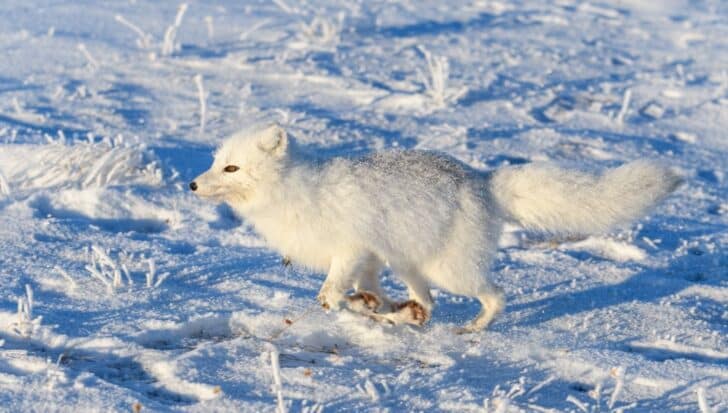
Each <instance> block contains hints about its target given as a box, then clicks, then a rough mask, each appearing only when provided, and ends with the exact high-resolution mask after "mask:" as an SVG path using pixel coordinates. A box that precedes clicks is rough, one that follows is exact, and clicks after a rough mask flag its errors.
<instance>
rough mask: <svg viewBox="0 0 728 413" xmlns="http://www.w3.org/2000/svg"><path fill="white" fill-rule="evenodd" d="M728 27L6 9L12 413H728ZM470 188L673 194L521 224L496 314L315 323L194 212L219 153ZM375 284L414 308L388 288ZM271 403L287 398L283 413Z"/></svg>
mask: <svg viewBox="0 0 728 413" xmlns="http://www.w3.org/2000/svg"><path fill="white" fill-rule="evenodd" d="M727 18H728V7H726V3H725V2H722V1H719V0H700V1H691V2H688V1H685V0H670V1H661V2H645V1H636V0H614V1H593V2H577V1H575V0H549V1H535V0H519V1H512V2H500V1H490V0H487V1H460V0H455V1H450V2H447V4H445V3H442V2H436V1H421V2H409V1H386V2H384V1H372V2H360V1H343V2H334V1H327V0H320V1H319V0H316V1H313V0H310V1H305V2H294V1H289V0H276V1H274V2H262V1H255V2H234V1H219V2H215V3H214V4H213V3H209V2H201V1H189V2H187V3H176V2H155V1H148V0H128V1H119V2H104V3H103V4H101V3H99V2H91V1H79V2H75V3H74V4H69V2H52V1H47V0H34V1H31V2H27V1H23V2H21V1H18V0H8V1H6V2H5V3H4V11H3V13H0V50H1V51H2V56H3V58H2V59H0V95H2V97H3V99H1V100H0V264H1V265H0V291H2V294H0V411H12V412H15V411H130V410H131V411H139V409H141V411H251V412H252V411H255V412H258V411H271V412H272V411H276V410H279V411H281V410H287V411H305V412H319V411H338V410H356V411H359V410H372V411H401V410H434V411H438V410H455V411H498V412H515V411H586V412H590V411H644V412H647V411H668V410H674V411H703V412H708V411H713V412H719V411H724V410H726V409H728V402H726V400H728V384H726V383H728V311H727V310H726V308H728V253H726V246H727V245H728V201H727V199H728V181H726V179H725V174H726V171H728V137H726V133H725V131H726V130H728V71H727V70H726V68H727V67H728V42H726V40H725V39H728V24H726V22H727V21H728V20H727ZM270 121H277V122H279V123H281V124H282V125H284V126H285V127H286V128H287V129H288V131H289V132H290V134H291V135H292V136H294V138H296V139H298V141H299V142H300V143H301V144H302V145H304V146H306V147H308V148H311V149H313V148H316V150H317V151H319V152H320V153H321V155H322V156H340V155H343V156H355V155H359V154H362V153H365V152H368V151H372V150H381V149H386V148H393V147H398V148H423V149H434V150H440V151H445V152H447V153H449V154H451V155H453V156H455V157H457V158H459V159H461V160H462V161H463V162H466V163H468V164H470V165H472V166H473V167H475V168H479V169H484V170H486V169H491V168H495V167H498V166H501V165H507V164H519V163H524V162H528V161H553V162H557V163H559V164H561V165H565V166H570V167H577V168H581V169H584V170H587V171H597V170H600V169H602V168H604V167H610V166H615V165H618V164H621V163H622V162H625V161H628V160H634V159H640V158H650V159H657V160H661V161H663V162H665V163H668V164H669V165H671V166H674V167H676V168H679V169H681V170H682V171H683V173H684V174H685V176H686V183H685V184H684V185H683V186H682V187H681V188H680V189H679V190H678V192H677V193H676V194H675V195H673V196H671V197H670V198H668V199H667V200H666V201H665V202H664V203H662V204H661V205H659V206H658V207H657V208H656V209H655V210H654V211H653V212H652V214H651V215H650V216H649V217H645V218H644V219H642V220H640V221H639V222H638V223H635V224H634V225H633V226H631V227H629V228H623V229H621V230H619V231H615V232H614V233H611V234H603V235H598V236H592V237H589V238H586V239H579V240H577V239H565V240H564V239H551V238H544V237H539V236H536V235H534V234H529V233H525V232H523V231H522V230H521V229H519V228H515V227H509V229H508V232H506V234H505V235H504V237H503V239H502V240H501V247H502V250H501V252H500V253H499V256H498V259H497V260H496V262H495V264H494V268H493V278H494V279H495V280H496V281H497V282H498V283H499V285H501V286H503V287H504V289H505V291H506V294H507V298H508V306H507V308H506V311H505V313H504V314H503V316H501V317H500V318H499V319H497V320H496V322H495V323H494V325H493V326H492V328H491V329H490V330H488V331H485V332H482V333H478V334H471V335H455V334H453V331H454V330H455V329H456V328H457V327H458V326H460V325H462V324H463V323H465V322H466V321H467V320H469V319H470V318H472V317H473V316H474V315H475V314H476V312H477V304H476V303H475V302H472V301H470V300H467V299H464V298H462V297H457V296H452V295H450V294H447V293H444V292H441V291H433V296H435V297H436V301H437V305H438V306H437V307H436V309H435V312H434V318H433V320H432V321H431V322H430V324H428V325H427V326H426V327H424V328H423V329H416V328H412V327H407V326H389V325H382V324H378V323H375V322H374V321H372V320H368V319H364V318H362V317H360V316H358V315H355V314H352V313H349V312H346V311H344V312H338V313H326V312H324V311H323V310H322V309H320V308H319V307H318V305H317V304H316V302H315V296H316V293H317V291H318V288H319V287H320V284H321V282H322V276H321V274H316V273H312V272H310V271H308V270H306V269H303V268H296V267H285V266H283V265H282V264H281V257H279V256H277V255H276V254H275V253H274V252H272V251H270V250H268V249H266V248H265V243H264V241H263V240H261V239H260V238H259V237H258V236H257V235H256V234H255V233H254V232H253V231H252V229H251V228H250V227H249V225H248V224H247V223H246V222H245V221H244V220H241V219H239V218H238V217H235V216H234V215H233V214H232V212H231V210H230V208H229V207H226V206H224V205H214V204H210V203H206V202H204V201H202V200H200V199H198V198H196V197H194V196H192V194H190V193H189V192H188V191H186V185H187V183H188V182H189V180H190V179H191V178H193V177H194V176H196V175H197V174H198V173H200V172H201V171H203V170H205V169H206V168H207V166H208V165H209V163H210V162H211V160H212V152H213V151H214V149H215V148H216V146H217V145H218V144H219V143H220V142H221V141H222V139H223V138H224V137H225V136H226V135H227V134H229V133H232V132H234V131H236V130H239V129H242V128H247V127H249V126H251V125H253V124H263V123H267V122H270ZM384 284H385V286H386V287H387V288H388V289H390V290H391V291H392V292H393V294H394V295H397V296H399V297H403V294H404V291H403V287H402V286H401V285H400V284H399V283H398V282H397V281H396V277H394V276H393V275H391V274H384ZM279 400H282V401H279Z"/></svg>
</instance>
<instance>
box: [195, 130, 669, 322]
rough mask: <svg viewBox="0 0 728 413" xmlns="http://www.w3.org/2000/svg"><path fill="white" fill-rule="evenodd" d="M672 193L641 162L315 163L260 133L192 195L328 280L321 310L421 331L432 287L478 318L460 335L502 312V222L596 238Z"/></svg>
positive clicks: (237, 146)
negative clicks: (484, 165)
mask: <svg viewBox="0 0 728 413" xmlns="http://www.w3.org/2000/svg"><path fill="white" fill-rule="evenodd" d="M679 182H680V178H679V177H678V176H677V175H675V174H674V173H672V172H671V171H670V170H668V169H666V168H664V167H661V166H658V165H656V164H654V163H651V162H647V161H636V162H632V163H628V164H626V165H623V166H621V167H618V168H616V169H612V170H609V171H607V172H606V173H604V174H603V175H601V176H592V175H589V174H584V173H580V172H576V171H568V170H563V169H559V168H557V167H555V166H551V165H538V164H527V165H521V166H514V167H505V168H501V169H498V170H496V171H494V172H491V173H483V172H479V171H476V170H474V169H472V168H469V167H468V166H466V165H464V164H463V163H461V162H458V161H457V160H455V159H453V158H451V157H449V156H446V155H443V154H440V153H435V152H425V151H412V150H407V151H401V150H398V151H385V152H378V153H374V154H371V155H369V156H365V157H362V158H355V159H348V158H334V159H331V160H326V161H320V160H315V159H313V158H310V157H308V156H306V155H304V154H303V153H302V152H301V151H300V150H298V149H297V148H296V145H295V143H294V142H292V141H291V139H289V138H288V136H287V135H286V132H285V131H284V130H283V129H282V128H280V127H278V126H271V127H269V128H267V129H264V130H260V131H257V132H252V133H238V134H236V135H233V136H232V137H230V138H229V139H228V140H227V141H226V142H225V143H224V144H223V145H222V146H221V147H220V148H219V150H218V151H217V153H216V154H215V160H214V162H213V164H212V167H211V168H210V169H209V170H208V171H207V172H205V173H203V174H202V175H200V176H199V177H197V178H196V179H195V181H194V182H192V183H190V188H191V189H192V190H193V191H195V192H196V193H197V194H198V195H200V196H202V197H206V198H211V199H215V200H219V201H225V202H227V203H229V204H230V205H231V206H232V207H233V208H234V209H235V210H236V211H237V212H238V213H239V214H240V215H242V216H243V217H244V218H245V219H246V220H248V221H249V222H250V223H252V225H253V226H254V227H255V229H256V231H257V232H259V233H260V234H261V235H262V236H263V237H264V238H265V239H266V240H267V242H268V243H269V245H270V246H271V247H273V248H275V249H276V250H278V251H279V252H280V253H281V254H282V255H284V256H285V257H288V258H290V259H291V260H293V261H294V262H297V263H300V264H303V265H305V266H308V267H310V268H313V269H315V270H317V271H321V272H324V271H325V272H328V275H327V277H326V280H325V281H324V283H323V286H322V287H321V291H320V293H319V295H318V299H319V301H320V302H321V304H322V305H323V306H324V307H325V308H330V309H338V308H340V306H341V305H344V304H346V305H348V306H349V307H350V308H352V309H354V310H356V311H361V312H365V313H368V314H369V315H370V316H372V317H375V318H380V319H386V320H390V321H392V322H407V323H412V324H422V323H424V322H425V321H427V320H428V319H429V317H430V314H431V311H432V308H433V305H434V303H433V300H432V298H431V296H430V290H429V288H430V285H435V286H437V287H439V288H441V289H443V290H446V291H449V292H451V293H454V294H460V295H464V296H468V297H475V298H477V299H478V300H480V302H481V304H482V309H481V311H480V314H479V315H478V316H477V317H476V318H475V319H474V320H473V321H471V322H470V323H469V324H468V325H467V326H466V327H465V328H464V331H475V330H480V329H482V328H485V327H486V326H488V324H489V323H490V322H491V321H492V320H493V318H494V317H495V316H496V315H497V314H498V313H499V312H500V311H501V310H502V309H503V306H504V297H503V291H502V290H501V289H500V288H499V287H497V286H496V285H494V284H493V283H492V282H491V281H490V280H489V279H488V269H489V266H490V263H491V260H492V259H493V256H494V254H495V252H496V248H497V245H498V243H497V242H498V238H499V236H500V234H501V229H502V226H503V222H504V221H514V222H516V223H518V224H520V225H521V226H523V227H524V228H526V229H529V230H538V231H544V232H549V233H559V234H590V233H598V232H603V231H607V230H609V229H610V228H612V227H613V226H615V225H618V224H623V223H626V222H629V221H630V220H633V219H635V218H638V217H640V216H641V215H642V214H644V213H645V211H646V210H647V209H648V208H649V207H651V206H652V205H654V204H655V203H656V202H658V201H659V200H660V199H661V198H663V197H665V196H666V195H668V194H669V193H670V192H671V191H673V190H674V189H675V187H676V186H677V185H678V184H679ZM384 266H388V267H389V268H390V269H391V270H392V271H393V272H394V273H395V274H397V276H399V277H400V278H401V280H402V281H403V282H404V283H405V284H406V286H407V289H408V292H409V297H410V299H409V300H408V301H405V302H403V303H394V302H392V301H391V300H389V299H388V298H387V297H386V296H385V295H384V294H383V293H382V291H381V289H380V285H379V273H380V271H381V270H382V268H383V267H384ZM350 289H354V290H355V293H353V294H351V295H347V292H348V291H349V290H350Z"/></svg>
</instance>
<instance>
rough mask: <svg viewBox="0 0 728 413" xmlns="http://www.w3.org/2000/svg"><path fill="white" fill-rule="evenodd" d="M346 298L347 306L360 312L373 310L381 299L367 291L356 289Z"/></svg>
mask: <svg viewBox="0 0 728 413" xmlns="http://www.w3.org/2000/svg"><path fill="white" fill-rule="evenodd" d="M346 299H347V300H348V301H349V307H350V308H351V309H352V310H354V311H357V312H360V313H371V312H375V311H377V309H378V308H379V307H381V305H382V300H381V299H380V298H379V297H377V296H376V295H375V294H372V293H370V292H368V291H357V292H355V293H354V294H352V295H350V296H348V297H346Z"/></svg>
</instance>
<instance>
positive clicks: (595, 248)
mask: <svg viewBox="0 0 728 413" xmlns="http://www.w3.org/2000/svg"><path fill="white" fill-rule="evenodd" d="M561 249H565V250H573V251H585V252H588V253H591V254H594V255H597V256H600V257H602V258H607V259H610V260H614V261H619V262H626V261H637V262H639V261H642V260H644V259H645V258H646V257H647V254H646V253H645V251H644V250H642V249H641V248H639V247H637V246H634V245H632V244H628V243H626V242H622V241H617V240H614V239H610V238H602V237H588V238H586V239H584V240H581V241H577V242H569V243H565V244H562V245H561Z"/></svg>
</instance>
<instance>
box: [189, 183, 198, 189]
mask: <svg viewBox="0 0 728 413" xmlns="http://www.w3.org/2000/svg"><path fill="white" fill-rule="evenodd" d="M190 189H191V190H193V191H197V182H195V181H192V182H190Z"/></svg>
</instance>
